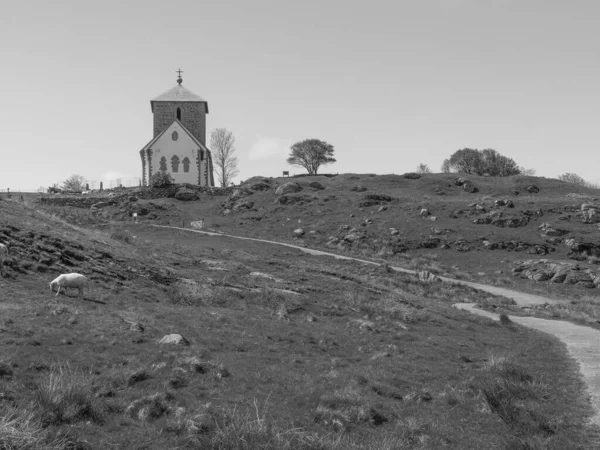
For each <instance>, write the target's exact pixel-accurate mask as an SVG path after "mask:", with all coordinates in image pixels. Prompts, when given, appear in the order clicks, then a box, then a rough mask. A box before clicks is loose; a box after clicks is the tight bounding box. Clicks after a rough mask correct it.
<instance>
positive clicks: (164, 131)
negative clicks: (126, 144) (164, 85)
mask: <svg viewBox="0 0 600 450" xmlns="http://www.w3.org/2000/svg"><path fill="white" fill-rule="evenodd" d="M174 123H177V124H178V125H179V126H180V127H181V129H182V130H183V131H185V133H187V135H188V136H189V137H190V138H191V139H192V141H194V143H195V144H196V145H197V146H198V147H200V148H201V149H202V150H204V151H208V152H210V150H208V148H207V147H206V146H205V145H202V142H200V141H199V140H198V139H196V137H195V136H194V135H193V134H192V133H190V131H189V130H188V129H187V128H186V127H185V126H184V125H183V124H182V123H181V122H180V121H179V120H177V119H174V120H173V123H171V125H169V126H168V127H166V128H165V129H164V130H162V132H160V133H159V134H158V136H156V137H155V138H154V139H152V140H151V141H150V142H148V143H147V144H146V145H144V147H143V148H142V149H141V150H140V153H141V152H143V151H144V150H147V149H148V148H150V147H152V146H153V145H154V143H155V142H156V141H158V140H159V139H160V137H161V136H162V135H163V134H165V133H166V132H167V131H169V130H170V129H171V127H172V126H173V124H174Z"/></svg>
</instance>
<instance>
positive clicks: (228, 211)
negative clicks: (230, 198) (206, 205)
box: [221, 209, 231, 216]
mask: <svg viewBox="0 0 600 450" xmlns="http://www.w3.org/2000/svg"><path fill="white" fill-rule="evenodd" d="M221 214H223V215H224V216H228V215H230V214H231V210H230V209H224V210H223V211H222V212H221Z"/></svg>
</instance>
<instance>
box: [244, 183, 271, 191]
mask: <svg viewBox="0 0 600 450" xmlns="http://www.w3.org/2000/svg"><path fill="white" fill-rule="evenodd" d="M248 189H250V190H252V191H268V190H269V189H271V186H269V184H268V183H262V182H261V183H254V184H251V185H250V186H248Z"/></svg>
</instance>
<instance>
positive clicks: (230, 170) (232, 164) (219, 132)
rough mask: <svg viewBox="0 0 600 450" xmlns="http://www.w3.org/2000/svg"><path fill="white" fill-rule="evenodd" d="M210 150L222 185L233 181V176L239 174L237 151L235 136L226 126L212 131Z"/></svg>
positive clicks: (224, 185)
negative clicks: (235, 154) (235, 153)
mask: <svg viewBox="0 0 600 450" xmlns="http://www.w3.org/2000/svg"><path fill="white" fill-rule="evenodd" d="M210 151H211V152H212V159H213V162H214V164H215V166H217V178H218V179H219V183H221V186H222V187H226V186H228V185H229V184H230V183H231V180H232V178H233V177H235V176H236V175H237V174H239V173H240V172H239V170H238V167H237V165H238V159H237V157H236V156H233V154H234V152H235V138H234V137H233V133H232V132H231V131H228V130H227V129H226V128H215V129H214V130H212V132H211V133H210Z"/></svg>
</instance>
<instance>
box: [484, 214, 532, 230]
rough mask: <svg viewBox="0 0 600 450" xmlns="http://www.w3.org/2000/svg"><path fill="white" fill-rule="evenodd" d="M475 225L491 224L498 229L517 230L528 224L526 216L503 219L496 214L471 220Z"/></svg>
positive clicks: (500, 215)
mask: <svg viewBox="0 0 600 450" xmlns="http://www.w3.org/2000/svg"><path fill="white" fill-rule="evenodd" d="M473 223H475V224H477V225H484V224H491V225H494V226H496V227H500V228H519V227H524V226H526V225H527V224H528V223H529V217H528V216H512V217H503V216H502V214H498V213H497V212H492V213H488V214H486V215H484V216H482V217H478V218H477V219H474V220H473Z"/></svg>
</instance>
